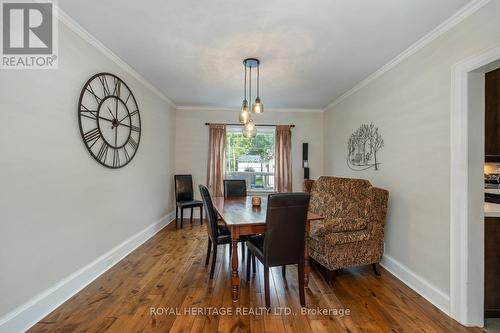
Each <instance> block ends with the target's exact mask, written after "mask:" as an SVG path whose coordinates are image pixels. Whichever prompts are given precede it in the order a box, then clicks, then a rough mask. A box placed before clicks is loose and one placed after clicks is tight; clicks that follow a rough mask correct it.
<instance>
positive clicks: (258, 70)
mask: <svg viewBox="0 0 500 333" xmlns="http://www.w3.org/2000/svg"><path fill="white" fill-rule="evenodd" d="M259 85H260V64H258V65H257V98H259V95H260V94H259Z"/></svg>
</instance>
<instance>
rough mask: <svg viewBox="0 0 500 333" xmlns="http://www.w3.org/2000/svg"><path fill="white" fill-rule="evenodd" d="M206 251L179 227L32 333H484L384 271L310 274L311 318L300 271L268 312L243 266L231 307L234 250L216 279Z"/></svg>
mask: <svg viewBox="0 0 500 333" xmlns="http://www.w3.org/2000/svg"><path fill="white" fill-rule="evenodd" d="M206 247H207V234H206V227H205V225H203V226H200V225H199V224H198V223H195V224H193V225H190V224H189V222H187V223H186V221H185V222H184V229H175V226H174V224H173V223H172V224H170V225H169V226H168V227H167V228H165V229H163V230H162V231H160V232H159V233H158V234H157V235H155V236H154V237H153V238H151V239H150V240H149V241H148V242H146V243H145V244H143V245H142V246H141V247H139V248H138V249H137V250H136V251H134V252H133V253H131V254H130V255H129V256H127V257H126V258H125V259H123V260H122V261H121V262H119V263H118V264H117V265H115V266H114V267H113V268H112V269H110V270H109V271H108V272H106V273H105V274H103V275H102V276H100V277H99V278H98V279H97V280H95V281H94V282H93V283H91V284H90V285H89V286H87V287H86V288H84V289H83V290H82V291H80V292H79V293H78V294H76V295H75V296H73V297H72V298H71V299H70V300H68V301H67V302H66V303H64V304H63V305H62V306H60V307H59V308H57V309H56V310H55V311H53V312H52V313H51V314H49V315H48V316H47V317H46V318H44V319H43V320H41V321H40V322H39V323H38V324H36V325H35V326H33V327H32V328H31V329H30V330H29V332H120V333H121V332H297V333H304V332H315V333H320V332H363V333H366V332H453V333H460V332H482V330H480V329H478V328H465V327H463V326H461V325H460V324H458V323H457V322H456V321H454V320H452V319H450V318H449V317H447V316H446V315H445V314H443V313H442V312H441V311H440V310H438V309H437V308H436V307H434V306H433V305H432V304H430V303H429V302H427V301H426V300H425V299H423V298H422V297H420V296H419V295H418V294H416V293H415V292H414V291H412V290H411V289H410V288H408V287H406V286H405V285H404V284H403V283H401V282H400V281H399V280H398V279H396V278H395V277H394V276H392V275H391V274H390V273H388V272H387V271H385V270H384V269H382V268H381V276H380V277H377V276H375V275H374V274H373V272H372V270H371V267H361V268H356V269H349V270H341V271H339V273H338V274H337V277H336V281H335V283H334V284H333V285H328V284H327V283H326V282H325V280H324V278H323V276H322V275H321V274H319V273H318V272H317V271H316V270H315V269H314V267H313V270H312V273H311V278H310V282H309V288H307V289H306V303H307V308H308V309H309V310H310V311H311V312H310V313H309V314H307V315H303V314H301V308H300V304H299V295H298V290H297V286H298V281H297V269H296V267H291V266H289V267H287V276H286V279H284V278H283V277H282V276H281V268H279V267H278V268H273V269H272V274H271V304H272V307H273V308H272V309H271V314H266V313H265V312H264V311H263V307H264V291H263V284H264V283H263V275H262V266H260V264H257V274H256V275H255V276H254V277H252V278H251V281H249V282H248V281H247V280H246V271H245V267H246V265H242V263H241V262H240V267H242V266H243V269H241V270H240V277H241V289H240V300H239V302H237V303H233V302H232V300H231V287H230V280H229V279H230V261H229V248H228V247H227V246H220V247H219V251H218V257H217V265H216V271H215V276H214V279H213V280H209V279H208V268H207V267H206V266H205V254H206ZM240 258H241V257H240ZM317 309H320V310H325V311H329V313H317ZM188 310H189V311H190V312H187V311H188ZM215 310H217V312H218V313H215ZM315 310H316V311H315ZM194 311H198V312H201V313H198V314H195V313H193V312H194ZM224 311H225V313H224ZM243 311H247V313H243ZM259 311H260V312H259ZM280 311H281V312H280ZM287 311H291V314H288V315H285V313H286V312H287ZM335 311H336V312H335ZM342 311H343V313H344V315H341V312H342ZM346 311H349V313H348V315H347V312H346ZM175 312H178V314H175ZM248 312H249V313H248Z"/></svg>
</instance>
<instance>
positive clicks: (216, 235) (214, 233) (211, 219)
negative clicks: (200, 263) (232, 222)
mask: <svg viewBox="0 0 500 333" xmlns="http://www.w3.org/2000/svg"><path fill="white" fill-rule="evenodd" d="M198 188H199V189H200V194H201V198H202V200H203V204H204V206H205V210H206V213H207V220H208V223H207V231H208V248H207V258H206V260H205V266H207V265H208V262H209V260H210V252H211V250H213V253H212V265H211V267H210V279H213V277H214V271H215V260H216V259H217V246H219V245H225V244H231V232H230V231H229V229H228V228H227V227H226V226H225V225H221V224H218V223H217V213H216V211H215V208H214V205H213V202H212V197H211V196H210V192H209V191H208V188H207V187H206V186H204V185H199V186H198ZM240 241H243V240H240Z"/></svg>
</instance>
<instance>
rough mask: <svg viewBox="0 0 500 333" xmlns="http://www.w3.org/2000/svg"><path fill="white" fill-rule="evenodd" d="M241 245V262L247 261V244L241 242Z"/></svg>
mask: <svg viewBox="0 0 500 333" xmlns="http://www.w3.org/2000/svg"><path fill="white" fill-rule="evenodd" d="M240 243H241V260H242V261H245V247H246V246H245V242H240Z"/></svg>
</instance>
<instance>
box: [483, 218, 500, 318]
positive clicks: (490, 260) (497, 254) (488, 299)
mask: <svg viewBox="0 0 500 333" xmlns="http://www.w3.org/2000/svg"><path fill="white" fill-rule="evenodd" d="M484 221H485V225H484V316H485V317H486V318H499V317H500V217H486V218H485V219H484Z"/></svg>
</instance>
